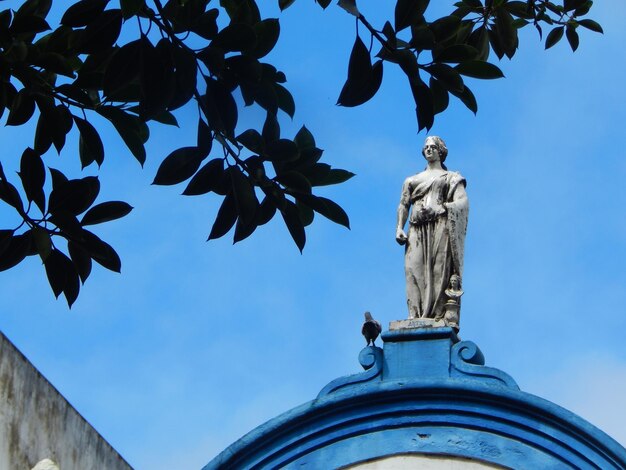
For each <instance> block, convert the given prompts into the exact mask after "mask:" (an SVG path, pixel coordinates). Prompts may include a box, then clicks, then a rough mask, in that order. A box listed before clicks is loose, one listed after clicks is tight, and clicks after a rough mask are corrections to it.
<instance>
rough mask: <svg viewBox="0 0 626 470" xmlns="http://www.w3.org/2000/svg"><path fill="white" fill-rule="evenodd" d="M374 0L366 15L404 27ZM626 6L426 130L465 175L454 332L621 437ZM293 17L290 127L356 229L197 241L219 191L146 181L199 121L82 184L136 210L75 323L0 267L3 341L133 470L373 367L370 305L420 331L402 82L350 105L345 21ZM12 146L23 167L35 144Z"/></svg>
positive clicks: (71, 162)
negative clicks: (96, 181)
mask: <svg viewBox="0 0 626 470" xmlns="http://www.w3.org/2000/svg"><path fill="white" fill-rule="evenodd" d="M8 3H9V4H10V3H11V2H8ZM264 3H265V2H264ZM268 3H269V2H268ZM272 3H273V2H272ZM362 3H363V6H362V10H364V12H365V13H366V14H370V13H371V16H372V17H373V18H376V16H377V15H380V16H379V17H381V18H382V17H383V15H384V14H387V13H389V12H384V11H380V8H379V9H378V10H379V11H376V12H375V14H374V13H372V12H368V2H362ZM370 3H371V2H370ZM390 3H391V2H390ZM371 8H372V7H369V9H371ZM390 10H391V8H390ZM267 12H268V15H269V16H277V15H279V13H278V11H277V9H276V8H274V7H271V8H269V9H268V10H267ZM625 15H626V4H624V3H622V2H617V1H615V0H613V1H605V2H596V5H595V6H594V8H593V9H592V15H590V17H592V18H593V19H595V20H597V21H599V22H600V23H601V24H602V26H603V27H604V30H605V34H604V35H598V34H595V33H591V32H587V31H581V45H580V49H579V50H578V51H577V52H576V53H575V54H573V53H572V52H571V50H570V49H569V47H568V46H567V44H566V43H565V42H563V43H560V44H558V45H557V46H555V47H554V48H553V49H551V50H549V51H543V46H542V45H541V44H540V43H539V40H538V38H537V37H536V34H535V33H534V31H531V30H530V29H529V30H528V31H527V32H526V33H525V34H524V35H523V36H522V41H521V42H522V44H521V48H520V50H519V52H518V54H517V56H516V57H515V59H514V60H513V61H512V62H509V61H504V62H502V63H501V64H500V65H501V68H502V70H503V71H504V73H505V75H506V78H505V79H501V80H497V81H491V82H479V81H470V82H468V83H470V86H472V89H473V90H474V92H475V94H476V96H477V98H478V104H479V112H478V116H477V117H474V116H473V115H472V113H471V112H469V111H468V110H467V109H465V108H464V106H463V105H462V104H460V103H456V102H455V103H453V104H452V105H451V107H450V109H449V111H448V112H447V113H445V114H444V115H443V116H440V117H438V120H437V122H436V124H435V126H434V128H433V129H432V130H431V132H430V134H433V135H440V136H442V137H443V138H444V140H445V141H446V143H447V145H448V148H449V151H450V153H449V157H448V160H447V162H446V163H447V164H448V167H449V168H450V169H454V170H458V171H460V172H461V173H462V174H463V175H464V176H465V177H466V178H467V181H468V186H467V191H468V195H469V198H470V220H469V227H468V235H467V241H466V255H465V256H466V258H465V273H464V290H465V295H464V297H463V309H462V312H461V336H462V338H463V339H469V340H472V341H474V342H476V343H477V344H478V345H479V346H480V348H481V349H482V351H483V353H484V354H485V356H486V360H487V364H488V365H490V366H494V367H498V368H500V369H502V370H504V371H506V372H508V373H509V374H511V375H512V376H513V377H514V378H515V379H516V380H517V381H518V383H519V385H520V386H521V388H522V389H523V390H525V391H528V392H530V393H533V394H536V395H539V396H542V397H544V398H547V399H549V400H552V401H554V402H556V403H558V404H560V405H562V406H564V407H566V408H569V409H571V410H572V411H574V412H576V413H578V414H580V415H581V416H582V417H584V418H586V419H588V420H589V421H591V422H592V423H593V424H595V425H597V426H598V427H600V428H601V429H603V430H605V431H606V432H607V433H609V434H610V435H612V436H613V437H614V438H615V439H617V440H618V441H619V442H621V443H622V444H626V426H624V422H625V421H626V407H624V405H623V397H624V396H625V395H626V350H625V349H624V347H623V334H624V333H623V332H624V330H625V329H626V314H625V313H626V307H625V306H624V298H625V297H626V295H625V294H626V288H625V286H626V270H625V269H624V260H626V219H625V218H624V206H625V205H626V185H624V178H625V177H626V158H625V157H626V155H625V149H626V133H625V132H624V130H625V129H624V126H625V123H626V110H625V106H624V103H626V89H625V88H624V85H623V84H624V83H625V82H626V64H625V62H624V52H623V45H624V44H625V43H626V31H625V30H624V29H623V27H622V22H623V18H624V17H625ZM279 17H280V19H281V27H282V34H281V41H280V42H279V45H278V46H277V48H276V50H275V51H273V52H272V54H271V55H270V56H269V59H271V60H272V61H273V62H274V63H276V64H277V65H278V66H279V68H280V69H282V70H283V71H284V72H285V73H286V74H287V78H288V85H289V87H290V90H291V91H292V93H293V94H294V97H295V98H296V103H297V110H296V116H295V119H294V120H293V122H291V123H290V122H287V121H284V122H283V129H284V132H285V134H287V135H294V134H295V132H297V130H298V128H299V127H300V126H301V125H302V124H306V125H307V127H308V128H309V129H311V131H312V132H313V133H314V134H315V136H316V140H317V143H318V146H320V147H321V148H323V149H325V153H324V158H325V160H326V161H328V162H330V163H332V164H333V165H334V166H337V167H340V168H346V169H349V170H351V171H353V172H355V173H356V174H357V176H356V177H355V178H353V179H352V180H350V181H349V182H347V183H346V184H344V185H341V186H339V187H336V188H334V187H331V188H324V189H323V190H322V191H321V194H322V195H324V196H327V197H331V198H333V199H334V200H336V201H338V202H339V203H341V204H342V206H343V207H344V208H345V209H346V210H347V211H348V213H349V215H350V219H351V226H352V229H351V230H346V229H344V228H342V227H340V226H337V225H335V224H333V223H331V222H329V221H327V220H325V219H323V218H319V219H316V222H315V223H314V224H313V226H312V227H310V229H309V230H308V231H307V239H308V241H307V246H306V248H305V251H304V254H303V255H300V254H299V252H298V250H297V248H296V247H295V245H294V244H293V242H292V241H291V240H290V237H289V235H288V233H287V231H286V229H285V228H284V226H283V224H282V221H279V220H276V221H273V222H271V223H270V224H268V225H267V226H265V227H261V228H260V229H259V230H258V232H257V233H256V234H255V235H254V236H252V237H251V238H250V239H248V240H246V241H244V242H243V243H240V244H237V245H234V246H233V245H232V243H231V239H232V237H229V236H227V237H225V238H223V239H220V240H216V241H211V242H208V243H207V242H205V240H206V237H207V235H208V233H209V230H210V227H211V224H212V221H213V219H214V217H215V214H216V211H217V208H218V207H219V200H217V199H216V198H212V197H210V196H205V197H198V198H187V197H182V196H179V194H180V192H182V189H183V188H182V187H180V188H179V187H173V188H172V187H155V186H150V182H151V181H152V179H153V177H154V174H155V172H156V168H157V167H158V164H159V162H160V161H161V159H162V158H163V157H164V156H165V155H167V153H169V151H170V150H171V149H172V148H173V147H172V142H176V143H177V144H178V143H181V142H182V143H183V144H185V145H186V144H187V143H192V142H194V141H195V125H187V126H185V125H184V124H185V122H192V121H193V118H194V115H193V113H192V112H191V111H189V112H183V113H181V114H179V115H178V117H179V121H180V122H181V124H182V126H181V129H179V130H175V129H169V128H166V127H164V126H158V125H157V126H153V127H152V129H151V130H152V137H151V140H150V143H149V145H148V162H147V164H146V166H145V168H144V169H143V170H142V169H141V168H140V167H139V165H138V164H137V163H136V162H135V161H134V159H133V158H132V156H130V154H129V152H128V151H127V150H126V149H125V148H124V146H123V144H122V143H121V142H120V141H119V139H118V138H116V137H115V136H114V135H113V134H111V136H110V138H109V139H108V140H107V143H106V146H107V152H108V153H107V160H106V161H105V164H104V165H103V167H102V169H101V170H100V171H99V172H96V170H94V169H88V170H87V171H86V172H84V174H96V173H97V174H98V175H99V176H100V178H101V181H102V183H103V191H102V194H101V200H102V201H104V200H116V199H121V200H125V201H128V202H129V203H130V204H132V205H133V206H134V207H135V210H134V211H133V212H132V213H131V214H130V215H129V216H128V217H126V218H125V219H122V220H121V221H117V222H112V223H109V224H105V225H103V226H101V227H99V228H98V230H97V232H96V233H98V234H99V235H100V236H101V237H102V238H103V239H104V240H106V241H108V242H109V243H111V244H112V245H113V246H114V247H115V248H116V249H117V250H118V252H119V253H120V255H121V257H122V263H123V267H122V274H121V275H116V274H112V273H110V272H108V271H106V270H104V269H95V270H94V272H93V274H92V276H91V278H90V279H89V280H88V282H87V284H86V285H85V287H84V288H83V290H82V292H81V294H80V297H79V299H78V301H77V302H76V304H75V306H74V307H73V308H72V310H71V311H69V310H68V309H67V306H66V304H65V303H64V301H63V300H59V301H55V300H54V297H53V295H52V292H51V290H50V288H49V286H48V285H47V281H46V278H45V273H44V270H43V268H42V266H41V264H40V262H39V260H38V259H36V258H32V259H29V260H28V261H27V262H24V263H22V265H20V266H19V267H18V268H16V269H13V270H10V271H8V272H2V273H0V299H2V301H1V303H0V308H1V315H0V329H1V330H2V331H3V332H4V333H5V334H6V335H7V336H8V337H9V338H10V339H11V340H12V341H13V342H14V343H15V344H16V345H17V347H18V348H19V349H20V350H22V352H24V353H25V355H26V356H27V357H28V358H29V359H30V360H31V361H32V362H33V363H34V364H35V366H36V367H38V368H39V369H40V370H41V371H42V373H43V374H44V375H45V376H46V377H47V378H48V379H49V380H50V381H51V382H52V383H53V384H54V385H55V386H56V387H57V388H58V389H59V390H60V391H61V393H62V394H63V395H64V396H65V397H66V398H67V399H68V400H69V401H70V402H71V403H72V404H73V405H74V406H75V407H76V408H77V409H78V411H79V412H81V413H82V414H83V415H84V416H85V417H86V419H87V420H88V421H89V422H91V423H92V424H93V425H94V427H95V428H96V429H97V430H98V431H99V432H100V433H101V434H102V435H103V436H104V437H105V438H106V439H107V440H108V441H109V442H110V443H111V444H112V445H113V446H114V447H115V448H116V449H117V450H118V451H119V452H120V453H121V454H122V455H123V456H124V457H125V458H126V459H127V460H128V461H129V462H130V463H131V464H132V465H133V466H135V467H137V468H151V469H160V468H162V469H168V468H201V467H202V466H203V465H205V464H206V463H207V462H208V461H209V460H211V458H213V457H214V456H215V455H216V454H217V453H218V452H219V451H220V450H222V449H223V448H224V447H225V446H227V445H228V444H230V443H231V442H233V441H234V440H236V439H237V438H239V437H241V436H242V435H243V434H245V433H246V432H248V431H249V430H251V429H252V428H254V427H255V426H257V425H259V424H261V423H262V422H264V421H266V420H267V419H270V418H272V417H274V416H276V415H277V414H279V413H281V412H283V411H287V410H288V409H290V408H292V407H294V406H296V405H299V404H301V403H303V402H306V401H308V400H310V399H312V398H314V397H315V396H316V394H317V393H318V391H319V390H320V389H321V388H322V387H323V386H324V385H325V384H326V383H327V382H329V381H330V380H332V379H334V378H336V377H338V376H341V375H345V374H349V373H353V372H356V371H358V369H359V364H358V360H357V356H358V352H359V351H360V349H361V348H362V347H363V345H364V341H363V338H362V337H361V335H360V325H361V322H362V314H363V312H364V311H365V310H370V311H371V312H372V313H373V314H374V316H375V317H376V318H377V319H379V320H380V321H381V322H382V323H383V324H384V325H387V324H388V322H389V321H391V320H395V319H400V318H404V317H405V316H406V306H405V297H404V279H403V252H402V249H401V248H400V247H398V245H396V243H395V240H394V233H395V217H396V208H397V204H398V200H399V196H400V189H401V185H402V182H403V180H404V178H405V177H406V176H408V175H410V174H412V173H415V172H417V171H420V170H421V169H422V168H423V166H424V163H423V160H422V157H421V155H420V148H421V145H422V142H423V140H424V138H425V134H424V133H421V134H419V135H418V134H417V133H416V130H417V129H416V123H415V114H414V110H413V108H414V106H413V104H412V98H411V95H410V91H409V90H408V86H407V85H406V83H405V82H404V80H403V78H402V77H401V76H400V74H399V73H398V72H397V71H395V70H392V69H391V68H387V69H386V70H385V78H384V81H383V86H382V88H381V90H380V92H379V93H378V94H377V96H376V97H375V98H374V99H373V100H372V101H370V102H369V103H367V104H366V105H365V106H362V107H360V108H356V109H346V108H339V107H337V106H335V102H336V99H337V96H338V94H339V91H340V89H341V86H342V84H343V80H344V78H345V74H346V63H347V58H348V56H349V53H350V49H351V46H352V41H353V39H354V37H353V34H354V26H353V25H354V22H353V19H352V18H351V17H349V16H348V15H347V14H345V13H344V12H343V11H342V10H340V9H339V8H337V7H336V6H335V5H332V6H331V7H330V8H329V9H328V10H327V11H325V12H324V11H322V10H321V9H320V8H319V7H317V6H316V5H314V4H313V2H312V1H306V0H300V1H298V2H296V4H295V5H294V6H293V7H291V8H290V9H289V10H287V11H286V12H284V13H283V14H280V16H279ZM373 22H374V23H375V24H376V23H377V21H376V20H375V19H374V20H373ZM257 116H258V115H257V114H255V113H254V112H251V113H249V115H248V116H247V117H245V118H244V119H250V120H252V119H255V117H257ZM244 124H245V121H244ZM0 132H1V133H2V141H3V143H4V146H5V153H4V154H3V155H4V156H3V158H2V162H3V165H4V167H5V170H6V171H7V173H9V170H15V169H17V161H18V157H19V155H20V154H21V152H22V150H23V148H24V147H25V146H26V145H29V144H30V141H31V139H32V130H30V129H26V128H25V129H21V128H17V129H14V128H8V127H3V128H2V130H1V131H0ZM74 149H76V145H75V138H74V140H72V141H71V142H70V143H69V144H68V146H67V147H66V150H65V151H64V153H63V154H62V155H61V156H60V157H58V156H57V155H56V154H53V153H52V152H50V153H49V154H47V155H46V157H45V158H46V164H47V165H49V166H53V167H62V168H64V169H65V170H67V171H68V172H73V174H74V175H76V176H78V175H79V163H78V158H77V157H76V156H75V154H74V152H75V150H74ZM0 221H1V225H2V227H3V228H4V226H5V225H7V226H8V225H10V224H12V219H11V215H10V213H9V212H6V211H3V210H1V209H0Z"/></svg>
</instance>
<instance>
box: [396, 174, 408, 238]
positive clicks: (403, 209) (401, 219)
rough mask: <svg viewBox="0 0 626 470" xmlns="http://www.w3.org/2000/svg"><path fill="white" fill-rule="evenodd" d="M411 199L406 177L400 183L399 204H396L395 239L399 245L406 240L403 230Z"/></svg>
mask: <svg viewBox="0 0 626 470" xmlns="http://www.w3.org/2000/svg"><path fill="white" fill-rule="evenodd" d="M410 200H411V190H410V185H409V180H408V179H407V180H406V181H405V182H404V184H403V185H402V195H401V196H400V204H399V205H398V223H397V226H396V241H397V242H398V243H399V244H400V245H404V244H405V243H406V240H407V236H406V233H405V232H404V225H405V224H406V219H408V217H409V205H410Z"/></svg>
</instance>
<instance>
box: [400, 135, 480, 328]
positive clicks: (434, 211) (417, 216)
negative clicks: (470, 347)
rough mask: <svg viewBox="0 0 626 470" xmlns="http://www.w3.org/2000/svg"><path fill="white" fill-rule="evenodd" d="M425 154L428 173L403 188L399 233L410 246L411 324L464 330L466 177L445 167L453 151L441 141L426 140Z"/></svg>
mask: <svg viewBox="0 0 626 470" xmlns="http://www.w3.org/2000/svg"><path fill="white" fill-rule="evenodd" d="M422 155H424V158H425V159H426V162H427V166H426V169H425V170H424V171H422V172H421V173H418V174H416V175H414V176H409V177H408V178H407V179H406V180H405V181H404V185H403V186H402V196H401V197H400V205H399V206H398V226H397V229H396V241H397V242H398V243H399V244H400V245H405V254H404V269H405V274H406V294H407V305H408V308H409V320H411V319H429V320H430V321H431V322H432V324H433V325H434V324H435V323H439V324H442V325H447V326H451V327H452V328H454V329H455V330H457V331H458V328H459V325H458V322H459V307H460V297H461V295H462V294H463V291H462V290H461V279H462V275H463V247H464V243H465V232H466V229H467V214H468V210H469V205H468V200H467V194H466V193H465V184H466V183H465V178H463V177H462V176H461V175H460V174H459V173H457V172H453V171H448V169H447V168H446V166H445V165H444V161H445V159H446V156H447V155H448V149H447V148H446V145H445V143H444V142H443V140H441V138H439V137H434V136H432V137H428V138H426V142H425V143H424V148H423V149H422ZM409 209H410V212H411V215H410V218H409ZM407 219H409V227H408V233H405V232H404V226H405V224H406V221H407Z"/></svg>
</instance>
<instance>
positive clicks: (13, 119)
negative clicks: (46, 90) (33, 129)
mask: <svg viewBox="0 0 626 470" xmlns="http://www.w3.org/2000/svg"><path fill="white" fill-rule="evenodd" d="M34 112H35V100H34V99H33V97H32V95H31V94H30V91H29V90H27V89H26V88H23V89H21V90H20V91H18V92H17V95H15V97H14V98H13V103H12V104H11V111H10V112H9V117H8V118H7V122H6V125H7V126H21V125H22V124H24V123H25V122H28V120H29V119H30V118H31V117H32V115H33V113H34Z"/></svg>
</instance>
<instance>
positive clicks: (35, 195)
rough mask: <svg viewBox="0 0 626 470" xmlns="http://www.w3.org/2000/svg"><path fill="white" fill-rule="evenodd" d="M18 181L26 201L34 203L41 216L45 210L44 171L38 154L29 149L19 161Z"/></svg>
mask: <svg viewBox="0 0 626 470" xmlns="http://www.w3.org/2000/svg"><path fill="white" fill-rule="evenodd" d="M20 179H21V180H22V186H23V187H24V192H25V193H26V198H27V199H28V201H32V202H34V203H35V204H36V205H37V207H38V208H39V210H40V211H41V213H42V214H44V213H45V210H46V196H45V194H44V191H43V185H44V183H45V181H46V169H45V167H44V164H43V161H42V160H41V157H40V156H39V154H37V153H35V151H33V150H32V149H30V148H27V149H26V150H24V153H23V154H22V159H21V160H20Z"/></svg>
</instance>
